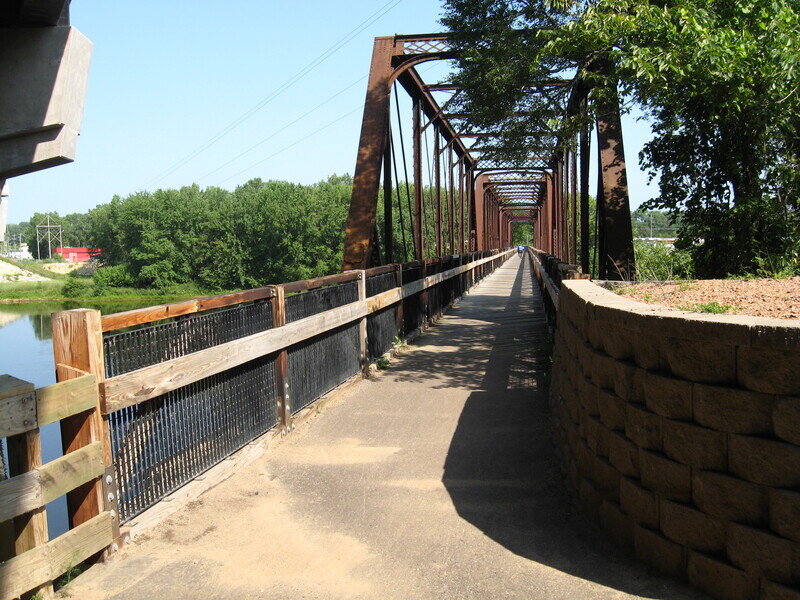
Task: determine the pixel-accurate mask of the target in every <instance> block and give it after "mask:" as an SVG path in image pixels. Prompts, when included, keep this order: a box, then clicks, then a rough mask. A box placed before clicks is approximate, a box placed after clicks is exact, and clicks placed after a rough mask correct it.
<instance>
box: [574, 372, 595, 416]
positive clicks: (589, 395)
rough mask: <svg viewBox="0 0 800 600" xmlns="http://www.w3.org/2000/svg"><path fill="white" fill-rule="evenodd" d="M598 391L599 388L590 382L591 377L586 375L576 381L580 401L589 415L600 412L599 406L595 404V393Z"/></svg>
mask: <svg viewBox="0 0 800 600" xmlns="http://www.w3.org/2000/svg"><path fill="white" fill-rule="evenodd" d="M599 391H600V390H599V389H598V388H597V386H596V385H594V384H593V383H592V380H591V379H588V378H586V377H584V378H582V379H580V381H579V383H578V393H579V394H580V397H581V403H582V404H583V405H584V406H585V407H586V410H587V411H589V414H590V415H599V414H600V408H599V406H598V405H597V394H598V393H599Z"/></svg>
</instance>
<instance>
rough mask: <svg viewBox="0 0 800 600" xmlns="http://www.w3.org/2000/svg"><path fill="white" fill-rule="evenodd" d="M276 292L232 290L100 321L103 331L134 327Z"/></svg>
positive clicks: (151, 307) (125, 312) (135, 310)
mask: <svg viewBox="0 0 800 600" xmlns="http://www.w3.org/2000/svg"><path fill="white" fill-rule="evenodd" d="M274 294H275V289H274V287H273V286H271V285H268V286H264V287H259V288H254V289H252V290H245V291H243V292H231V293H229V294H221V295H219V296H206V297H204V298H195V299H192V300H183V301H181V302H171V303H169V304H159V305H156V306H148V307H145V308H137V309H134V310H126V311H124V312H118V313H113V314H110V315H103V316H102V317H101V318H100V323H101V325H102V328H103V331H115V330H117V329H124V328H125V327H133V326H134V325H144V324H145V323H152V322H153V321H161V320H162V319H171V318H172V317H180V316H182V315H190V314H192V313H197V312H202V311H204V310H210V309H212V308H222V307H225V306H232V305H234V304H241V303H242V302H252V301H253V300H266V299H269V298H272V297H273V296H274Z"/></svg>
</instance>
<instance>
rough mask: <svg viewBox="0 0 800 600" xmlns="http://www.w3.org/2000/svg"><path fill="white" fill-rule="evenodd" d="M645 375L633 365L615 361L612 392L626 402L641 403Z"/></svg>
mask: <svg viewBox="0 0 800 600" xmlns="http://www.w3.org/2000/svg"><path fill="white" fill-rule="evenodd" d="M645 373H646V371H645V370H644V369H640V368H639V367H637V366H636V365H635V364H634V363H630V362H623V361H617V364H616V372H615V373H614V392H615V393H616V394H617V396H619V397H620V398H622V399H623V400H625V401H626V402H636V403H643V402H644V398H645V395H644V379H645Z"/></svg>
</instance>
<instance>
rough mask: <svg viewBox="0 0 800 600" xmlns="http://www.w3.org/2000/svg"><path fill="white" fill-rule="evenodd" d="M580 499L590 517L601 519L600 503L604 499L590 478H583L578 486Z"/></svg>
mask: <svg viewBox="0 0 800 600" xmlns="http://www.w3.org/2000/svg"><path fill="white" fill-rule="evenodd" d="M578 501H579V502H580V504H581V507H582V508H583V510H584V512H585V513H586V516H587V517H588V518H589V519H591V520H593V521H598V520H599V518H600V517H599V510H600V503H601V502H602V501H603V499H602V498H601V497H600V494H598V493H597V490H596V489H595V487H594V484H592V482H591V481H589V480H588V479H582V480H581V483H580V485H579V486H578Z"/></svg>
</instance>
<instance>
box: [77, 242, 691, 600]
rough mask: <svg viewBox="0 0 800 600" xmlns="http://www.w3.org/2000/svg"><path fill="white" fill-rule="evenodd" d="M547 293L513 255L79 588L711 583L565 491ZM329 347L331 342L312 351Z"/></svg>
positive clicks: (244, 593) (411, 595) (467, 593)
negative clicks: (393, 354) (625, 542)
mask: <svg viewBox="0 0 800 600" xmlns="http://www.w3.org/2000/svg"><path fill="white" fill-rule="evenodd" d="M545 339H546V324H545V321H544V314H543V308H542V304H541V299H540V297H539V293H538V291H537V290H535V289H534V287H533V286H532V282H531V278H530V275H529V272H528V270H527V268H525V267H523V265H522V264H521V262H520V260H519V259H518V258H516V257H515V258H513V259H512V260H510V261H509V262H508V263H506V265H504V266H503V267H502V268H501V269H500V270H499V271H497V272H496V273H495V274H494V275H492V276H491V277H489V278H488V279H487V280H485V281H484V282H482V283H481V284H480V285H479V286H478V287H476V288H475V289H474V290H473V292H472V293H471V294H470V295H469V296H467V297H466V298H465V299H464V301H463V302H462V303H461V304H460V305H459V306H458V307H457V308H455V309H453V310H452V311H451V312H450V313H449V314H448V315H446V316H445V317H444V318H443V319H441V320H440V321H439V323H438V324H437V325H436V326H434V327H432V328H431V329H430V330H429V331H428V332H427V333H426V335H424V336H423V337H421V338H419V339H418V340H417V343H416V344H414V345H413V346H412V347H411V348H409V350H408V351H406V352H404V353H403V354H402V355H401V356H400V357H398V358H395V359H393V360H392V363H391V367H390V369H389V370H387V371H385V372H383V373H381V374H379V375H378V376H376V377H374V378H373V379H370V380H368V381H365V382H363V383H360V384H358V385H357V386H355V387H354V388H352V389H351V391H350V392H348V393H346V394H344V397H342V398H341V399H339V400H336V401H335V402H332V403H330V404H328V405H327V406H326V408H325V411H324V414H323V415H321V416H320V417H318V418H316V419H313V420H311V421H309V422H308V423H307V424H305V425H304V426H302V427H300V428H299V429H297V430H296V431H295V432H294V433H293V434H292V435H291V436H289V437H288V438H287V439H286V440H284V441H283V442H282V443H280V444H277V445H276V446H275V447H273V448H271V449H270V451H269V452H268V453H267V455H266V456H264V457H263V458H261V459H259V460H258V461H256V462H255V463H253V464H251V465H250V466H248V467H246V468H245V469H243V470H241V471H239V472H238V473H237V474H236V475H234V476H233V477H232V478H231V479H229V480H227V481H226V482H224V483H222V484H221V485H219V486H217V487H216V488H214V489H213V490H211V491H209V492H208V493H206V494H205V495H203V496H202V497H201V499H200V500H199V501H197V502H194V503H192V504H191V505H189V507H187V508H185V509H183V510H181V511H179V512H178V513H176V514H175V515H174V516H173V517H171V518H170V519H168V520H167V521H166V522H165V523H163V524H162V525H160V526H159V527H157V528H156V529H154V530H153V531H152V533H151V534H150V535H149V536H148V539H143V540H140V541H137V542H136V543H135V544H134V545H133V546H132V547H131V548H130V549H129V550H127V551H126V554H127V557H125V558H124V559H123V560H115V561H112V562H111V563H109V564H107V565H98V566H96V567H94V568H93V569H91V570H90V571H89V572H88V573H86V574H85V575H83V576H81V577H80V578H79V579H78V580H77V581H76V582H74V583H73V584H72V586H71V587H70V588H68V589H69V591H70V593H71V595H72V596H73V597H76V598H81V599H85V600H91V599H93V598H113V599H126V600H130V599H134V600H136V599H143V600H152V599H153V598H171V599H178V598H207V599H217V598H219V599H225V600H229V599H231V598H248V599H250V598H380V599H389V598H397V599H404V600H405V599H416V598H419V599H431V598H448V599H449V598H476V599H477V598H481V599H482V598H525V599H532V598H533V599H539V598H541V599H548V600H553V599H569V600H575V599H581V598H592V599H594V598H633V597H640V596H644V597H647V598H670V599H677V598H701V597H703V596H701V595H700V594H698V593H697V592H692V591H690V590H688V589H687V588H685V587H683V586H681V585H680V584H677V583H675V582H673V581H671V580H668V579H664V578H662V577H660V576H657V575H654V574H652V573H650V572H649V571H648V570H646V569H645V568H644V567H643V566H641V565H640V564H638V563H636V562H635V561H634V560H633V559H632V558H631V557H629V556H628V555H627V554H626V553H624V552H622V551H619V550H617V549H616V548H614V547H612V546H610V545H609V544H607V543H606V542H604V541H603V540H602V539H601V535H600V534H599V533H596V531H595V530H594V528H593V527H592V526H590V525H589V524H588V523H587V522H586V521H585V520H584V519H583V517H582V516H581V515H580V513H579V511H578V510H577V509H576V508H575V507H574V504H573V502H572V501H571V500H570V499H569V497H568V496H567V494H566V492H565V491H564V488H563V484H562V480H561V477H560V474H559V471H558V467H557V464H556V459H555V457H554V455H553V453H552V449H551V448H552V446H551V443H550V433H549V429H548V423H547V414H546V399H545V392H544V390H543V386H544V384H545V382H544V369H545V367H546V357H547V351H548V349H547V347H546V343H545V341H544V340H545ZM319 360H320V361H324V360H325V357H324V356H320V357H319Z"/></svg>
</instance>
